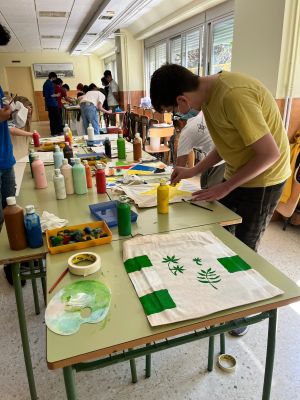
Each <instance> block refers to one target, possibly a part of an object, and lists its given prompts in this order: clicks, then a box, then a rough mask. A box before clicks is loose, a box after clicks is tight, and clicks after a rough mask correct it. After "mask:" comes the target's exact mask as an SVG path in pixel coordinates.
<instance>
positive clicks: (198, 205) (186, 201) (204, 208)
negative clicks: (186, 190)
mask: <svg viewBox="0 0 300 400" xmlns="http://www.w3.org/2000/svg"><path fill="white" fill-rule="evenodd" d="M181 200H182V201H184V202H185V203H189V204H191V205H192V206H196V207H199V208H203V210H207V211H214V210H212V209H211V208H207V207H204V206H200V204H195V203H192V202H191V201H190V200H185V199H181Z"/></svg>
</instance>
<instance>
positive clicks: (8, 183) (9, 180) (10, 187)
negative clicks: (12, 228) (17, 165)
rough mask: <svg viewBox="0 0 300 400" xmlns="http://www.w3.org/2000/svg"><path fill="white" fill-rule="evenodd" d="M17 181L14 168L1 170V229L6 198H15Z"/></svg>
mask: <svg viewBox="0 0 300 400" xmlns="http://www.w3.org/2000/svg"><path fill="white" fill-rule="evenodd" d="M15 194H16V179H15V171H14V169H13V168H9V169H0V200H1V205H0V229H1V225H2V223H3V208H4V207H6V198H7V197H11V196H15Z"/></svg>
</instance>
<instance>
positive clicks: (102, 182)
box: [96, 164, 106, 194]
mask: <svg viewBox="0 0 300 400" xmlns="http://www.w3.org/2000/svg"><path fill="white" fill-rule="evenodd" d="M96 186H97V193H99V194H103V193H106V177H105V171H104V168H103V166H102V164H97V171H96Z"/></svg>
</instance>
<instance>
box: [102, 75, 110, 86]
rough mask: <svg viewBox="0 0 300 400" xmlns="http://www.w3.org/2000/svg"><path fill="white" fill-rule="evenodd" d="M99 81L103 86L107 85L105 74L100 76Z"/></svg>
mask: <svg viewBox="0 0 300 400" xmlns="http://www.w3.org/2000/svg"><path fill="white" fill-rule="evenodd" d="M101 83H102V85H103V86H107V85H108V84H109V82H108V80H107V79H106V78H105V76H103V77H102V78H101Z"/></svg>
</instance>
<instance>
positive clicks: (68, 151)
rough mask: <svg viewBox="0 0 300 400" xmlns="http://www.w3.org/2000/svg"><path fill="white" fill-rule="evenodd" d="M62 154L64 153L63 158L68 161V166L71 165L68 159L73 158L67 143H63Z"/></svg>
mask: <svg viewBox="0 0 300 400" xmlns="http://www.w3.org/2000/svg"><path fill="white" fill-rule="evenodd" d="M64 129H65V128H64ZM63 152H64V158H66V159H67V160H68V162H69V164H71V162H70V159H71V158H73V157H74V155H73V150H72V147H71V146H70V145H69V143H68V142H65V147H64V150H63Z"/></svg>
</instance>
